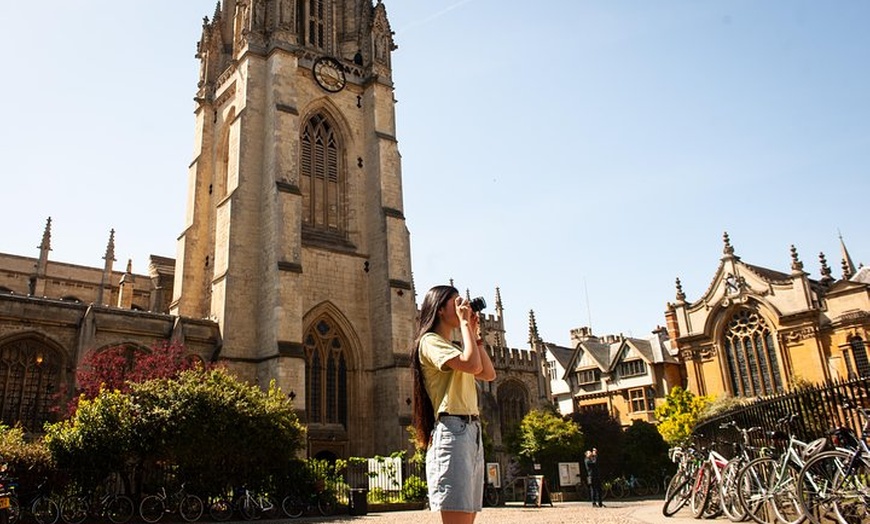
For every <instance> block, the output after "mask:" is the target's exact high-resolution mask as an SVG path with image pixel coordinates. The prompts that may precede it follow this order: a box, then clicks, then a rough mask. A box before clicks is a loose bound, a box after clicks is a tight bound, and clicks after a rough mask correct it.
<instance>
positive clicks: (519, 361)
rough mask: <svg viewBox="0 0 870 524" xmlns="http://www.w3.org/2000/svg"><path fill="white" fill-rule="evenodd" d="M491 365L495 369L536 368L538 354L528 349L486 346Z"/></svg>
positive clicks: (533, 369)
mask: <svg viewBox="0 0 870 524" xmlns="http://www.w3.org/2000/svg"><path fill="white" fill-rule="evenodd" d="M486 349H487V351H488V352H489V357H490V359H491V360H492V365H493V366H494V367H495V368H496V369H497V370H500V369H514V370H527V371H537V370H538V354H537V353H535V352H534V351H530V350H528V349H516V348H507V347H491V346H487V348H486Z"/></svg>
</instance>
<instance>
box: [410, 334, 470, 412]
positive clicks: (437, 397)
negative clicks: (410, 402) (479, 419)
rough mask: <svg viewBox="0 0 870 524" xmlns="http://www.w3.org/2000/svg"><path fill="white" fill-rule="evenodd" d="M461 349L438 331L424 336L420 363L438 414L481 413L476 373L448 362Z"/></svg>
mask: <svg viewBox="0 0 870 524" xmlns="http://www.w3.org/2000/svg"><path fill="white" fill-rule="evenodd" d="M461 353H462V352H461V351H460V349H459V348H458V347H456V346H454V345H453V344H451V343H450V342H449V341H448V340H447V339H445V338H444V337H442V336H441V335H439V334H437V333H426V334H425V335H423V337H422V338H420V363H421V364H422V367H423V377H424V380H425V381H426V393H428V394H429V398H430V399H431V400H432V407H433V408H435V414H436V416H437V414H438V413H450V414H451V415H479V414H480V412H479V410H478V408H477V384H476V382H475V379H474V375H472V374H471V373H464V372H462V371H454V370H453V369H451V368H450V367H448V366H447V361H448V360H450V359H451V358H454V357H456V356H458V355H460V354H461Z"/></svg>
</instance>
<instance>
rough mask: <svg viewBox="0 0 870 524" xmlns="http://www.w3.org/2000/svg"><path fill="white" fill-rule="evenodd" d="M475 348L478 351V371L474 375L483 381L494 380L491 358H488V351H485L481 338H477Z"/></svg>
mask: <svg viewBox="0 0 870 524" xmlns="http://www.w3.org/2000/svg"><path fill="white" fill-rule="evenodd" d="M476 344H477V348H478V351H479V352H480V364H481V366H480V373H477V374H475V375H474V378H476V379H477V380H483V381H484V382H492V381H493V380H495V367H493V365H492V359H490V358H489V353H488V352H487V351H486V346H484V344H483V339H481V338H479V339H477V342H476Z"/></svg>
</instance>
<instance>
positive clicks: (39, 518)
mask: <svg viewBox="0 0 870 524" xmlns="http://www.w3.org/2000/svg"><path fill="white" fill-rule="evenodd" d="M47 484H48V479H47V478H43V479H42V480H41V481H40V483H39V484H38V485H37V486H36V489H35V490H33V491H31V492H24V493H22V494H21V495H15V498H16V499H17V500H16V501H15V502H14V503H13V507H14V508H15V509H14V512H10V514H9V524H15V523H16V522H18V520H20V519H21V516H22V511H23V510H22V508H27V509H28V511H29V513H30V516H32V517H33V520H35V521H36V522H37V524H55V522H57V521H58V519H59V518H60V505H59V504H58V503H57V502H56V501H55V500H54V499H53V498H52V497H51V495H49V494H48V492H47V490H46V485H47Z"/></svg>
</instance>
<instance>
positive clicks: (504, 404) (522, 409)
mask: <svg viewBox="0 0 870 524" xmlns="http://www.w3.org/2000/svg"><path fill="white" fill-rule="evenodd" d="M498 409H499V412H500V414H501V433H502V435H507V434H508V433H509V432H510V431H511V430H513V429H515V428H516V427H517V426H519V424H520V422H521V421H522V420H523V417H525V416H526V413H527V412H528V411H529V400H528V395H527V394H526V390H525V389H524V388H523V387H522V386H521V385H520V384H518V383H516V382H513V381H511V382H505V383H504V384H502V385H501V386H499V388H498Z"/></svg>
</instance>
